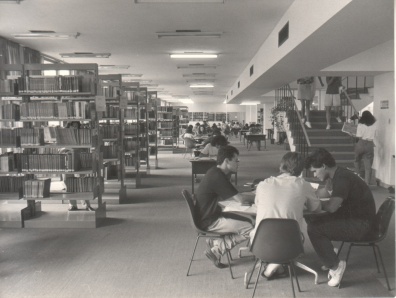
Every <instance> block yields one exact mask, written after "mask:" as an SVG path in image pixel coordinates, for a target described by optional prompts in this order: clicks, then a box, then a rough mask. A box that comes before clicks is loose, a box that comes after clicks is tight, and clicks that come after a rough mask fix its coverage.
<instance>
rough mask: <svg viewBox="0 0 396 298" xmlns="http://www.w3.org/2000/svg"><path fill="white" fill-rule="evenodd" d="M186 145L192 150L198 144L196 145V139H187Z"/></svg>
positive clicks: (185, 140)
mask: <svg viewBox="0 0 396 298" xmlns="http://www.w3.org/2000/svg"><path fill="white" fill-rule="evenodd" d="M184 145H185V146H186V148H188V149H192V148H195V145H196V143H195V140H194V139H190V138H185V139H184Z"/></svg>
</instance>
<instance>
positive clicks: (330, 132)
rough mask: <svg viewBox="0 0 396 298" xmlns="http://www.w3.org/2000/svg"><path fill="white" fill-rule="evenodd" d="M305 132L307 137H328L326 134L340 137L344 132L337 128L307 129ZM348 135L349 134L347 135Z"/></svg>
mask: <svg viewBox="0 0 396 298" xmlns="http://www.w3.org/2000/svg"><path fill="white" fill-rule="evenodd" d="M307 134H308V137H309V138H311V137H316V136H318V137H320V136H321V137H328V136H334V137H336V136H340V137H345V136H346V133H345V132H342V131H341V130H339V129H313V128H312V129H307ZM348 136H349V135H348Z"/></svg>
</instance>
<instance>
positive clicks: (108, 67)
mask: <svg viewBox="0 0 396 298" xmlns="http://www.w3.org/2000/svg"><path fill="white" fill-rule="evenodd" d="M128 68H129V65H99V69H101V70H105V69H128Z"/></svg>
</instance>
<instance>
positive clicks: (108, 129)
mask: <svg viewBox="0 0 396 298" xmlns="http://www.w3.org/2000/svg"><path fill="white" fill-rule="evenodd" d="M100 130H101V132H102V136H103V138H104V139H112V138H118V136H119V133H120V126H119V125H101V127H100Z"/></svg>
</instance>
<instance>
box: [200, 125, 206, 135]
mask: <svg viewBox="0 0 396 298" xmlns="http://www.w3.org/2000/svg"><path fill="white" fill-rule="evenodd" d="M204 131H205V127H203V126H202V125H201V126H199V132H200V133H203V132H204Z"/></svg>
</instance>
